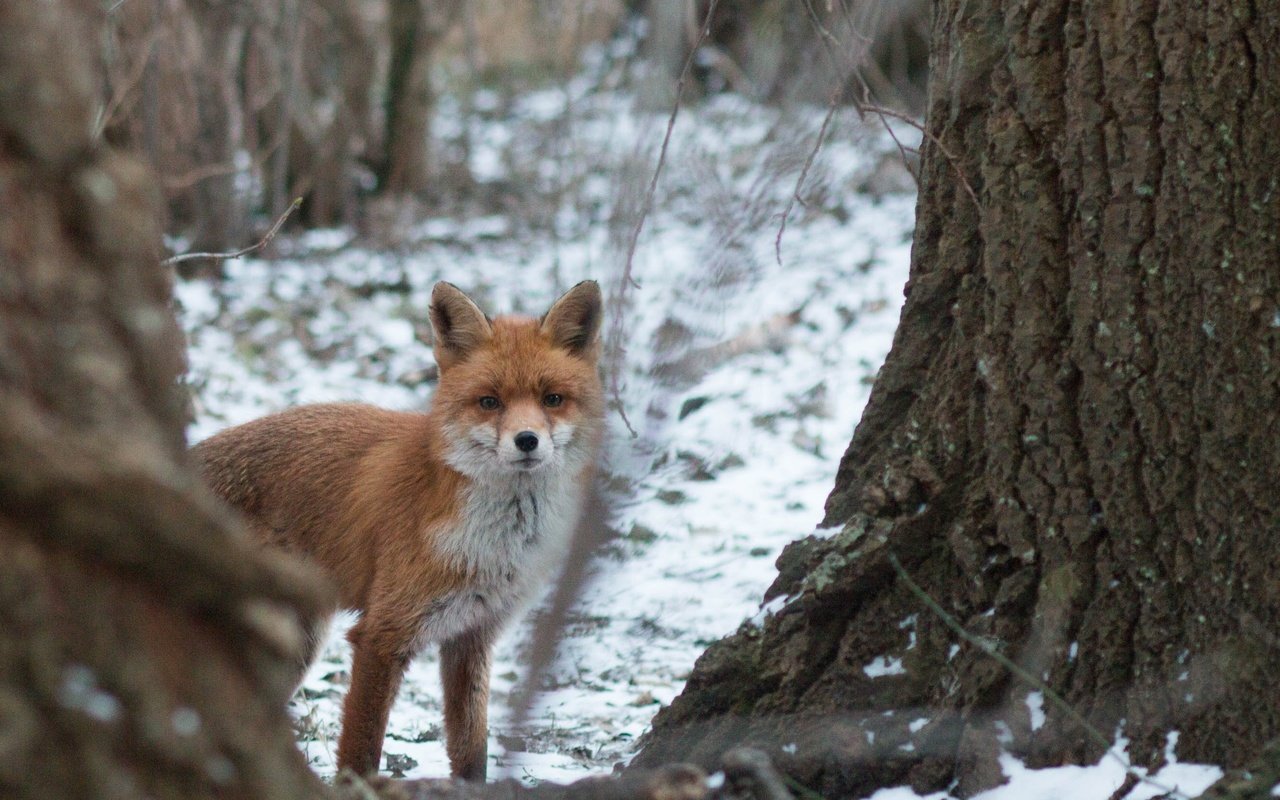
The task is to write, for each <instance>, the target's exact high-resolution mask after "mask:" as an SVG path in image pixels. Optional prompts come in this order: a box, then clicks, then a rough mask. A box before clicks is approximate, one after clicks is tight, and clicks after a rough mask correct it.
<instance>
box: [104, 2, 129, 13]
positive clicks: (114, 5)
mask: <svg viewBox="0 0 1280 800" xmlns="http://www.w3.org/2000/svg"><path fill="white" fill-rule="evenodd" d="M127 2H129V0H116V2H114V3H112V4H111V7H110V8H108V9H107V13H108V14H114V13H116V12H117V11H119V10H120V6H122V5H124V4H125V3H127Z"/></svg>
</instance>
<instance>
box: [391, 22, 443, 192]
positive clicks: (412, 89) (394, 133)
mask: <svg viewBox="0 0 1280 800" xmlns="http://www.w3.org/2000/svg"><path fill="white" fill-rule="evenodd" d="M461 8H462V0H443V2H438V3H428V2H427V0H389V4H388V9H387V15H388V18H387V30H388V33H389V35H390V38H391V62H390V64H389V66H388V69H387V94H386V101H385V106H384V108H385V112H386V134H385V138H384V142H383V146H384V155H383V159H382V163H381V169H380V170H379V174H378V187H379V191H380V192H382V193H383V194H386V195H392V196H396V195H413V194H421V193H423V192H424V191H425V190H426V188H427V181H428V178H429V177H430V168H431V115H432V113H433V111H434V108H435V93H434V92H433V90H432V86H431V59H432V57H433V55H434V53H435V49H436V45H437V44H438V43H439V41H440V38H441V37H442V36H443V35H444V34H445V33H446V32H447V31H448V30H449V28H450V27H451V26H452V25H453V21H454V19H455V18H457V16H458V12H459V11H460V10H461Z"/></svg>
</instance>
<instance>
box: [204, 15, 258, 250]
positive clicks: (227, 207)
mask: <svg viewBox="0 0 1280 800" xmlns="http://www.w3.org/2000/svg"><path fill="white" fill-rule="evenodd" d="M191 10H192V13H193V14H194V15H195V17H196V28H197V30H198V31H199V32H200V36H201V42H200V47H201V56H202V60H203V64H204V66H203V69H201V70H199V72H198V73H197V74H198V80H199V82H198V83H197V85H196V91H195V100H196V112H197V116H198V118H199V128H198V133H197V135H196V137H195V140H194V141H195V151H196V157H197V162H198V166H199V167H204V168H207V169H208V170H209V173H208V174H207V175H206V176H204V177H203V178H202V179H201V180H200V181H199V182H197V183H196V186H195V192H194V197H193V201H192V202H193V204H194V209H193V214H194V217H195V223H196V225H195V229H194V231H193V233H192V241H191V246H192V249H193V250H196V251H204V252H220V251H226V250H232V249H235V248H236V247H239V246H241V244H240V243H241V240H242V239H243V238H244V235H243V233H244V230H245V224H244V219H245V206H246V203H245V202H244V198H243V197H242V196H241V193H240V192H238V191H237V189H236V172H237V169H236V167H235V158H236V150H237V149H239V147H240V145H241V139H242V131H243V124H242V122H241V120H240V101H239V97H238V91H237V88H236V83H237V75H238V73H239V58H240V52H241V50H242V48H243V43H244V37H245V25H244V21H243V19H242V16H243V15H244V14H245V13H247V12H246V10H245V9H244V8H243V7H241V6H240V4H238V3H227V2H223V0H197V1H196V2H193V3H192V5H191ZM195 270H203V271H218V272H220V267H219V265H216V264H211V263H210V262H200V266H199V267H196V268H195ZM193 271H194V270H193Z"/></svg>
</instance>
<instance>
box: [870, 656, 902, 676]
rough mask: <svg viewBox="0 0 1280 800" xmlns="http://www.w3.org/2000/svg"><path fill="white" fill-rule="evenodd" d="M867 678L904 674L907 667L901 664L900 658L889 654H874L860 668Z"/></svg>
mask: <svg viewBox="0 0 1280 800" xmlns="http://www.w3.org/2000/svg"><path fill="white" fill-rule="evenodd" d="M862 671H863V672H865V673H866V675H867V677H868V678H884V677H886V676H889V675H906V674H907V669H906V667H904V666H902V659H900V658H893V657H891V656H876V657H875V658H873V659H872V660H871V663H870V664H867V665H866V666H865V667H863V668H862Z"/></svg>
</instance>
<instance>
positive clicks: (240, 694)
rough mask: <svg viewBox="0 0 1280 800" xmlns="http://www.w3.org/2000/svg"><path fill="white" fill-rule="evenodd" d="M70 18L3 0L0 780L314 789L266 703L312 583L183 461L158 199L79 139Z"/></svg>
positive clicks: (282, 792) (281, 794) (121, 165)
mask: <svg viewBox="0 0 1280 800" xmlns="http://www.w3.org/2000/svg"><path fill="white" fill-rule="evenodd" d="M84 5H88V4H84ZM88 10H89V9H87V8H85V7H81V6H78V5H75V4H73V3H72V2H70V0H47V2H43V3H34V4H33V3H0V194H3V202H4V206H5V208H7V209H11V210H20V211H21V213H20V214H19V213H10V214H5V215H3V216H0V321H2V322H0V553H3V557H2V558H0V795H3V796H4V797H7V798H8V797H12V798H47V797H58V798H91V797H92V798H108V797H109V798H117V797H118V798H127V797H154V798H198V797H215V796H216V797H219V798H262V797H271V798H303V797H314V796H321V795H323V793H324V789H323V787H322V786H321V785H320V783H319V782H318V781H317V780H316V779H315V777H314V776H313V775H312V774H311V773H310V771H309V770H308V769H307V767H306V764H305V763H304V761H303V759H302V757H301V755H300V754H299V753H298V751H297V748H296V747H295V745H294V742H293V735H292V728H291V725H290V722H289V719H288V717H287V715H286V713H285V710H284V701H285V697H286V695H287V693H288V691H289V690H290V688H291V681H292V669H293V667H292V663H291V659H290V658H289V653H290V652H291V651H292V648H294V647H295V646H296V645H297V644H298V639H299V637H300V630H299V626H298V624H297V622H296V621H295V620H296V613H295V609H297V608H303V609H310V608H315V607H317V605H318V604H319V603H320V602H322V598H321V597H320V596H319V593H318V590H316V589H314V588H312V586H313V584H312V583H311V582H310V573H309V572H305V573H304V572H301V571H299V570H300V568H298V567H293V566H290V564H286V563H283V562H277V561H276V560H274V559H270V557H269V556H268V555H265V554H262V553H260V552H258V551H257V550H256V549H255V548H254V547H253V546H252V545H251V544H250V542H249V540H248V537H247V535H245V534H243V533H242V532H241V531H240V530H239V529H238V528H237V527H236V526H235V525H234V524H233V522H232V520H231V519H230V517H229V516H228V515H227V513H226V512H225V511H223V510H222V508H221V506H220V505H218V504H217V503H216V502H215V501H214V500H213V498H212V497H211V495H210V494H209V493H208V492H207V491H205V490H204V488H203V487H202V486H201V485H200V484H199V483H198V480H197V479H196V478H195V477H194V473H193V471H191V470H189V469H188V468H187V465H186V463H185V462H186V459H185V454H184V453H185V445H184V441H183V424H184V421H185V419H186V415H187V409H186V400H185V395H184V393H183V391H182V390H181V388H180V387H179V385H178V384H177V378H178V376H179V374H180V373H181V370H182V368H183V358H182V335H181V333H180V331H179V329H178V327H177V324H176V321H175V320H174V318H173V315H172V310H171V301H172V300H171V293H170V283H169V277H168V275H167V272H166V271H165V270H164V269H163V268H161V267H160V266H159V264H158V261H157V258H158V254H159V252H160V249H161V248H160V231H159V229H158V226H157V222H156V220H157V218H158V205H159V198H158V196H157V194H156V192H155V190H154V186H153V185H152V182H151V179H150V177H149V176H148V175H147V174H146V172H145V171H144V170H143V169H142V168H141V167H139V166H138V164H137V163H136V162H134V161H132V160H130V159H127V158H125V157H123V156H121V155H118V154H116V153H113V152H111V151H110V150H106V149H102V148H100V147H96V146H94V144H93V143H92V142H91V140H90V124H89V123H90V119H91V96H92V92H93V88H94V86H95V79H94V74H95V73H94V69H93V65H92V60H91V56H90V53H91V52H92V47H91V46H90V44H89V43H90V42H92V41H93V39H92V38H91V35H90V31H89V30H87V29H86V27H87V26H86V24H85V20H87V19H89V18H90V14H89V13H88Z"/></svg>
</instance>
